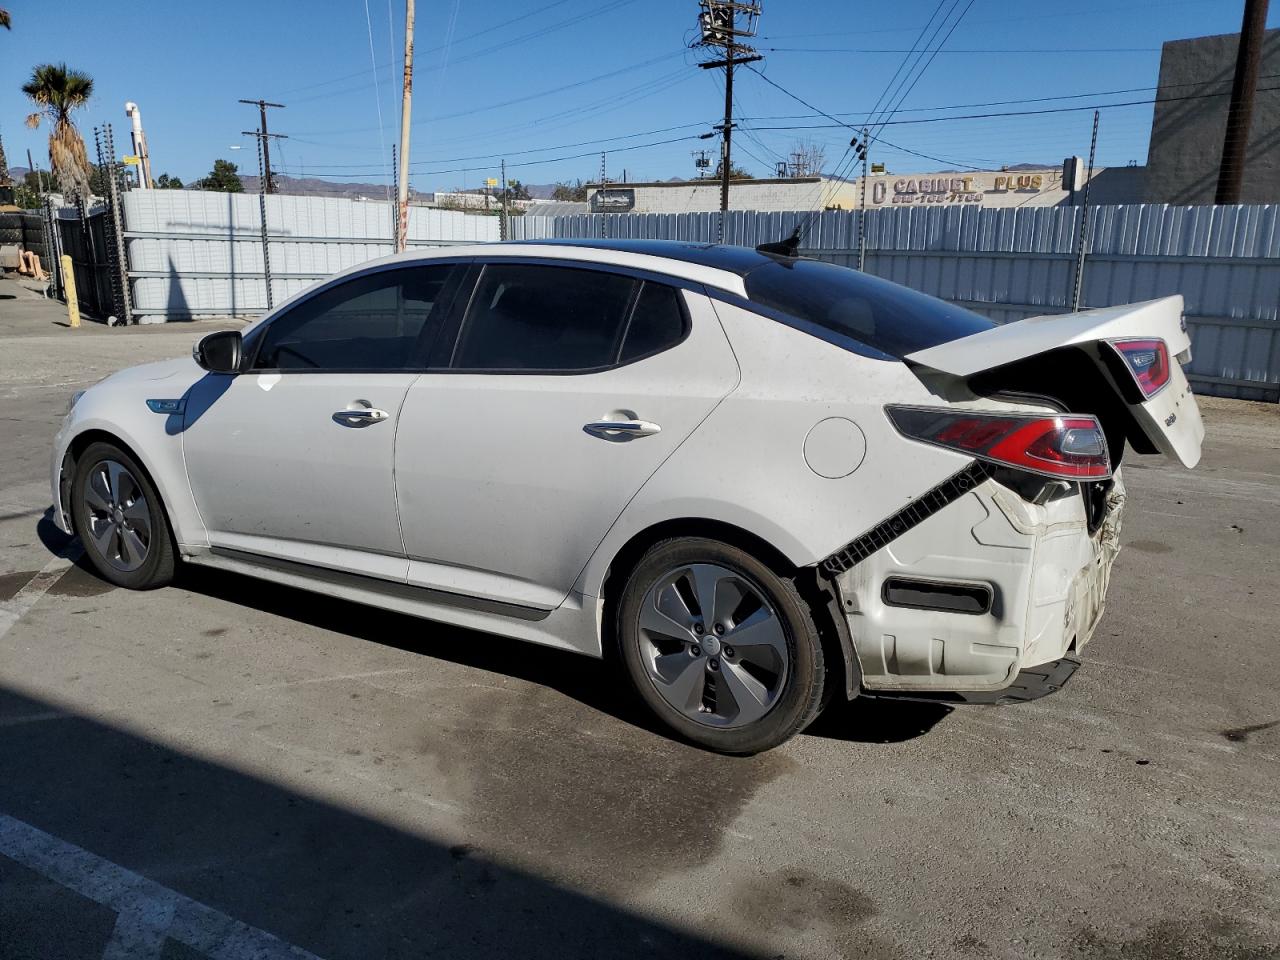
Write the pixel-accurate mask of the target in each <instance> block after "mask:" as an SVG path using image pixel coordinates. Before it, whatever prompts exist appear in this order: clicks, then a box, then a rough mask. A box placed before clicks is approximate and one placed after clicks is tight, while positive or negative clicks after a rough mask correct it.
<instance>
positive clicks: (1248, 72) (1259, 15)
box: [1214, 0, 1267, 203]
mask: <svg viewBox="0 0 1280 960" xmlns="http://www.w3.org/2000/svg"><path fill="white" fill-rule="evenodd" d="M1266 29H1267V0H1244V21H1243V22H1242V23H1241V24H1240V47H1239V49H1238V50H1237V51H1236V74H1235V79H1234V80H1233V81H1232V83H1231V106H1230V107H1229V108H1228V109H1227V129H1226V132H1225V133H1224V134H1223V137H1222V165H1221V166H1220V167H1219V168H1218V192H1217V196H1216V197H1215V198H1214V203H1239V202H1240V191H1241V189H1242V188H1243V187H1244V164H1245V148H1246V147H1248V145H1249V127H1250V126H1251V125H1252V122H1253V97H1254V92H1255V91H1256V90H1257V88H1258V65H1259V63H1260V61H1261V60H1262V35H1263V33H1265V32H1266Z"/></svg>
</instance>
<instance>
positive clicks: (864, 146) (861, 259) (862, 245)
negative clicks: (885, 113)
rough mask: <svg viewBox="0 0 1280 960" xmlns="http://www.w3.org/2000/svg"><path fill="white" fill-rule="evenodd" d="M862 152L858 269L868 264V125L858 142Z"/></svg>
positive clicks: (869, 141)
mask: <svg viewBox="0 0 1280 960" xmlns="http://www.w3.org/2000/svg"><path fill="white" fill-rule="evenodd" d="M858 152H859V153H860V154H862V193H861V196H860V197H859V199H858V269H859V270H865V269H866V264H867V227H866V220H867V154H868V153H870V152H871V138H870V134H869V132H868V130H867V128H866V127H863V128H862V141H861V142H860V143H859V144H858Z"/></svg>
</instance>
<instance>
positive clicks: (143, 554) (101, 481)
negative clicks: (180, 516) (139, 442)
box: [71, 442, 174, 590]
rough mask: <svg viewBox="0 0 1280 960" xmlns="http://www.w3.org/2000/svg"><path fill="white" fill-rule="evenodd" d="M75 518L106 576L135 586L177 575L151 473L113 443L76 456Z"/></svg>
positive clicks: (95, 563) (86, 546) (165, 519)
mask: <svg viewBox="0 0 1280 960" xmlns="http://www.w3.org/2000/svg"><path fill="white" fill-rule="evenodd" d="M71 519H72V523H73V525H74V526H75V531H76V533H78V534H79V535H80V540H81V541H82V542H83V543H84V550H85V555H86V556H87V557H88V558H89V561H90V563H92V564H93V566H94V569H95V570H97V571H98V573H99V574H100V575H101V576H102V577H103V578H104V579H106V580H109V581H111V582H112V583H114V584H116V585H117V586H121V587H129V588H131V589H134V590H146V589H149V588H151V587H161V586H164V585H165V584H167V583H169V581H171V580H172V579H173V568H174V545H173V537H172V535H171V534H170V532H169V520H168V517H166V516H165V512H164V505H163V504H162V503H161V502H160V495H159V494H158V493H157V492H156V488H155V485H154V484H152V482H151V478H150V477H149V476H147V472H146V471H145V470H143V469H142V467H141V466H139V464H138V462H137V461H136V460H135V459H134V458H133V457H132V456H131V455H130V454H129V453H128V452H127V451H125V450H123V449H122V448H120V447H118V446H116V445H115V444H114V443H106V442H99V443H92V444H90V445H89V446H88V447H87V448H86V449H85V450H83V451H82V452H81V454H80V456H79V457H78V458H77V459H76V466H75V474H74V476H73V479H72V484H71Z"/></svg>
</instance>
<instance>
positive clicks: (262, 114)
mask: <svg viewBox="0 0 1280 960" xmlns="http://www.w3.org/2000/svg"><path fill="white" fill-rule="evenodd" d="M240 102H241V103H247V104H249V106H251V107H257V108H258V129H257V131H253V130H242V131H240V132H241V133H243V134H244V135H245V136H246V137H257V138H258V153H259V154H260V155H261V159H262V171H261V173H262V176H263V178H264V179H263V181H262V182H263V188H262V189H261V190H260V191H259V192H265V193H275V192H276V184H275V181H274V180H273V179H272V178H271V145H270V139H271V138H272V137H275V138H276V139H277V140H285V139H287V138H286V137H285V136H284V135H283V134H279V133H268V132H267V107H277V108H279V109H281V110H283V109H284V104H283V103H269V102H268V101H266V100H241V101H240Z"/></svg>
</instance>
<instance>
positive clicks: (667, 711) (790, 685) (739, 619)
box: [618, 537, 824, 753]
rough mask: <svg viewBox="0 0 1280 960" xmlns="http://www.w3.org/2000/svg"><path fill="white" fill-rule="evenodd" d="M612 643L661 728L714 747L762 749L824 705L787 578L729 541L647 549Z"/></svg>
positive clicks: (801, 607) (801, 610)
mask: <svg viewBox="0 0 1280 960" xmlns="http://www.w3.org/2000/svg"><path fill="white" fill-rule="evenodd" d="M618 640H619V643H620V644H621V648H622V650H621V652H622V659H623V662H624V664H625V665H626V667H627V672H628V673H629V674H630V677H631V680H632V683H633V684H634V685H635V688H636V690H637V692H638V693H639V694H640V696H641V697H642V698H643V699H644V700H645V702H646V703H647V704H648V705H649V706H650V708H652V709H653V711H654V713H655V714H656V715H657V716H658V717H659V719H661V720H662V721H663V722H664V723H666V724H667V725H668V726H669V727H671V728H672V729H673V730H675V731H676V732H678V733H680V734H681V735H683V736H684V737H686V738H687V739H690V740H693V741H695V742H697V743H700V744H702V745H703V746H706V747H710V748H711V749H713V750H719V751H721V752H724V753H756V752H758V751H761V750H767V749H769V748H770V747H773V746H777V745H778V744H779V743H782V742H783V741H784V740H786V739H788V738H789V737H791V736H793V735H794V734H796V733H798V732H799V731H800V730H803V729H804V727H805V726H807V725H808V724H809V723H810V722H811V721H812V720H813V718H814V717H815V716H816V715H817V713H818V710H819V709H820V707H821V703H822V684H823V670H824V667H823V659H822V644H821V641H820V639H819V637H818V632H817V628H816V626H815V624H814V620H813V615H812V612H811V611H810V609H809V607H808V605H807V604H806V603H805V601H804V600H803V599H802V598H801V596H800V594H799V592H798V591H797V590H796V586H795V584H794V583H793V582H792V580H791V579H789V578H787V577H783V576H780V575H779V574H778V573H776V572H774V571H773V570H771V569H770V568H769V567H768V566H766V565H765V564H764V563H762V562H761V561H760V560H758V559H756V558H755V557H753V556H751V555H750V554H748V553H747V552H746V551H744V550H741V549H739V548H738V547H734V546H731V545H729V544H726V543H721V542H719V541H716V540H709V539H703V538H694V537H682V538H677V539H673V540H667V541H664V542H662V543H659V544H657V545H655V546H654V547H652V548H651V549H650V550H649V551H648V553H646V554H645V555H644V557H642V558H641V560H640V562H639V563H638V564H637V565H636V567H635V569H634V570H633V571H632V572H631V575H630V576H629V577H628V579H627V582H626V586H625V588H624V589H623V593H622V595H621V597H620V599H619V603H618Z"/></svg>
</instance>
